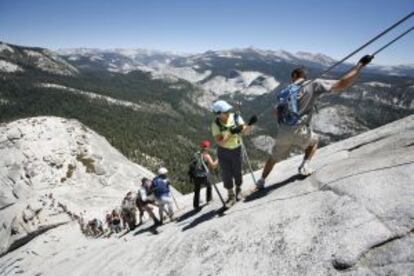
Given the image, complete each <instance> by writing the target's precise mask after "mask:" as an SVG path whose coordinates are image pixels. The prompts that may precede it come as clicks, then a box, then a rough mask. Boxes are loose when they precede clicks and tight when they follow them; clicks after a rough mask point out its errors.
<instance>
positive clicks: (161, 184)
mask: <svg viewBox="0 0 414 276" xmlns="http://www.w3.org/2000/svg"><path fill="white" fill-rule="evenodd" d="M167 173H168V170H167V169H166V168H164V167H161V168H160V169H159V170H158V175H157V176H156V177H155V178H154V179H153V180H150V179H148V178H146V177H144V178H142V179H141V185H140V187H139V188H138V191H137V193H133V192H131V191H129V192H128V193H127V194H126V195H125V197H124V198H123V200H122V203H121V208H115V209H113V210H112V212H110V213H107V214H106V216H105V222H106V227H104V224H103V223H102V221H101V220H99V219H97V218H93V219H91V220H89V221H88V223H87V224H84V223H83V222H82V221H80V224H81V228H82V231H83V232H84V233H85V235H87V236H93V237H99V236H102V235H104V234H107V235H108V236H109V235H111V234H112V233H120V232H122V231H123V230H134V229H135V228H136V227H137V226H139V225H141V224H143V222H144V221H143V218H144V215H145V212H146V213H148V215H149V217H150V218H151V219H152V220H153V222H154V224H153V225H154V226H160V225H162V224H163V223H164V221H165V214H166V215H167V216H168V217H169V219H170V221H174V219H175V218H174V209H173V198H172V193H171V188H170V186H171V183H170V180H169V179H168V177H167ZM154 207H156V208H158V209H159V218H157V217H156V215H155V214H154V211H153V209H154ZM137 209H138V212H139V222H138V224H137V221H136V210H137Z"/></svg>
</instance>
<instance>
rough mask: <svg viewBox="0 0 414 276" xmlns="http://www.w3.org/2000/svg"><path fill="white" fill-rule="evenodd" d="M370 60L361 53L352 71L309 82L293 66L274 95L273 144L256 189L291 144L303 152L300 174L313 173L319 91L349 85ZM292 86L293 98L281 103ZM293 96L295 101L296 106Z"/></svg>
mask: <svg viewBox="0 0 414 276" xmlns="http://www.w3.org/2000/svg"><path fill="white" fill-rule="evenodd" d="M372 59H373V56H370V55H366V56H364V57H363V58H361V59H360V60H359V62H358V63H357V65H356V66H355V67H354V68H353V69H352V70H351V71H349V72H348V73H347V74H345V75H344V76H343V77H342V78H341V79H339V80H324V79H315V80H314V81H310V80H307V79H306V73H305V71H304V70H303V69H302V68H296V69H295V70H293V71H292V73H291V78H292V84H291V85H290V86H288V88H286V89H284V90H282V91H280V92H278V93H277V94H276V98H277V100H278V101H277V103H276V105H275V107H274V110H273V113H274V115H275V116H276V117H277V124H278V133H277V136H276V143H275V145H274V146H273V149H272V155H271V157H270V158H269V159H268V160H267V162H266V164H265V166H264V168H263V171H262V177H261V178H260V179H259V180H258V181H257V183H256V186H257V188H258V189H262V188H264V185H265V179H266V177H267V176H268V175H269V173H270V172H271V171H272V169H273V167H274V165H275V164H276V163H277V162H280V161H282V160H284V159H286V158H287V157H288V156H289V154H290V152H291V150H292V147H293V146H297V147H299V148H301V149H302V150H304V152H305V154H304V157H303V160H302V163H301V164H300V166H299V168H298V172H299V174H300V175H302V176H309V175H311V174H312V173H313V170H312V169H311V168H310V166H309V162H310V160H311V159H312V156H313V155H314V154H315V152H316V149H317V147H318V137H317V136H316V134H315V133H314V132H312V128H311V120H312V112H313V109H314V105H315V101H316V100H317V98H318V97H319V96H320V95H322V94H325V93H330V92H338V91H341V90H344V89H347V88H349V87H350V86H351V85H352V83H353V82H354V81H355V80H356V78H357V77H358V76H359V74H360V72H361V70H362V69H363V68H364V67H365V66H366V65H367V64H368V63H370V62H371V60H372ZM301 86H302V87H301ZM295 88H296V89H297V93H298V94H297V97H295V98H294V100H293V101H290V102H288V103H287V104H284V102H285V99H284V96H286V95H287V94H290V93H291V91H293V90H294V89H295ZM292 89H293V90H292ZM296 99H297V104H296V107H295V104H294V103H295V102H296Z"/></svg>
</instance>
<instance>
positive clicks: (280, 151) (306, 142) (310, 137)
mask: <svg viewBox="0 0 414 276" xmlns="http://www.w3.org/2000/svg"><path fill="white" fill-rule="evenodd" d="M317 143H318V136H317V135H316V134H315V133H314V132H313V131H312V129H311V128H310V127H308V126H306V125H304V126H300V127H289V126H280V127H279V130H278V133H277V136H276V143H275V145H274V146H273V149H272V157H271V158H272V160H273V161H282V160H284V159H286V158H287V157H288V156H289V154H290V152H291V151H292V149H293V147H299V148H301V149H302V150H305V149H306V148H307V147H309V146H311V145H315V144H317Z"/></svg>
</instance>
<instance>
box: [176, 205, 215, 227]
mask: <svg viewBox="0 0 414 276" xmlns="http://www.w3.org/2000/svg"><path fill="white" fill-rule="evenodd" d="M217 214H218V213H217V210H211V211H210V212H207V213H205V214H202V215H201V216H199V217H198V218H196V219H194V220H193V221H192V222H190V223H189V224H188V225H186V226H184V227H183V229H182V231H183V232H184V231H187V230H188V229H191V228H194V227H196V226H197V225H199V224H200V223H202V222H205V221H207V220H210V219H212V218H214V217H215V216H216V215H217Z"/></svg>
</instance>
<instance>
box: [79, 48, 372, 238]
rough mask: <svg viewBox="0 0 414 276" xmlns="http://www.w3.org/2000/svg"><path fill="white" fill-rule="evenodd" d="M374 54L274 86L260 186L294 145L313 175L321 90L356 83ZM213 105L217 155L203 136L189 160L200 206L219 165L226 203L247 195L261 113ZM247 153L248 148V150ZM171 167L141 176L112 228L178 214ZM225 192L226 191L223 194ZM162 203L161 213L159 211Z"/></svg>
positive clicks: (95, 227) (110, 218) (304, 169)
mask: <svg viewBox="0 0 414 276" xmlns="http://www.w3.org/2000/svg"><path fill="white" fill-rule="evenodd" d="M372 58H373V56H369V55H367V56H364V57H363V58H362V59H361V60H360V61H359V62H358V64H357V65H356V66H355V67H354V68H353V69H352V70H350V71H349V72H348V73H347V74H345V75H344V76H343V77H342V78H340V79H339V80H324V79H315V80H307V76H306V73H305V71H304V70H303V69H302V68H296V69H295V70H293V71H292V73H291V84H290V85H289V86H287V88H285V89H282V90H278V91H276V92H275V104H274V107H273V115H274V116H275V125H277V129H278V131H277V135H276V137H275V138H276V143H275V145H274V146H273V149H272V154H271V156H270V157H269V158H268V160H267V162H266V164H265V166H264V168H263V171H262V175H261V178H260V179H259V180H258V181H257V182H256V183H255V184H256V188H257V189H258V190H261V189H264V187H265V179H266V177H267V176H268V175H269V174H270V172H271V170H272V168H273V167H274V165H275V164H276V162H280V161H282V160H284V159H286V158H287V157H288V156H289V154H290V152H291V150H292V148H293V147H299V148H301V149H302V150H303V151H304V153H305V154H304V157H303V160H302V162H301V164H300V165H299V167H298V173H299V174H300V175H303V176H309V175H310V174H312V172H313V170H312V169H311V168H310V164H309V162H310V160H311V158H312V156H313V155H314V154H315V151H316V149H317V145H318V138H317V135H316V134H315V133H314V132H313V131H312V128H311V120H312V113H313V110H314V105H315V101H316V100H317V98H318V97H319V96H321V95H322V94H325V93H329V92H337V91H341V90H344V89H346V88H348V87H350V86H351V85H352V83H353V82H354V81H355V79H356V78H357V77H358V75H359V73H360V72H361V70H362V68H364V67H365V66H366V65H367V64H368V63H369V62H370V61H371V60H372ZM212 111H213V112H214V114H215V117H214V120H213V122H212V124H211V131H212V135H213V137H214V140H215V142H216V144H217V160H214V158H213V157H212V156H211V154H210V152H209V151H210V150H211V142H210V141H208V140H204V141H202V142H201V144H200V149H199V151H197V152H196V153H195V154H194V157H193V159H192V161H191V162H190V166H189V175H190V179H191V182H192V183H193V185H194V198H193V207H194V209H199V208H200V189H201V187H202V186H205V187H206V204H208V203H209V202H210V201H211V200H212V198H213V196H212V185H214V183H212V179H211V177H209V176H211V171H213V170H215V169H216V168H217V167H219V169H220V175H221V179H222V181H223V186H224V188H225V189H227V195H228V197H227V201H226V203H234V202H235V201H239V200H240V199H241V198H242V180H243V177H242V162H243V150H245V148H244V145H243V140H242V136H244V135H248V134H250V133H251V131H252V128H253V125H254V124H255V123H256V122H257V120H258V118H257V117H256V116H255V115H254V116H252V117H251V118H250V120H249V121H248V123H247V124H246V123H245V121H244V120H243V118H242V117H241V115H240V114H239V113H237V112H234V110H233V107H232V106H231V105H230V104H229V103H227V102H226V101H223V100H218V101H216V102H214V103H213V106H212ZM244 154H246V155H247V153H244ZM167 174H168V170H167V169H166V168H164V167H161V168H159V170H158V175H157V176H156V177H155V178H154V179H153V180H150V179H148V178H142V180H141V185H140V187H139V189H138V191H137V193H133V192H128V193H127V194H126V196H125V198H124V199H123V201H122V205H121V210H120V211H119V210H116V209H115V210H113V211H112V213H111V214H107V217H106V223H107V227H108V229H109V230H110V232H115V233H118V232H120V231H122V229H123V228H126V229H129V230H133V229H134V228H135V227H136V226H137V223H136V209H138V211H139V222H138V225H141V224H142V223H143V217H144V214H145V212H146V213H148V216H149V217H150V218H151V219H152V221H153V223H154V224H153V225H154V226H159V225H162V224H163V223H164V219H165V216H164V213H165V214H166V215H167V216H168V217H169V219H170V221H173V220H174V209H173V198H172V194H171V188H170V186H171V183H170V180H169V179H168V177H167ZM220 197H221V196H220ZM154 207H158V211H159V213H158V218H157V216H156V215H155V213H154ZM87 229H88V231H89V232H90V233H91V234H92V235H94V236H98V235H100V234H101V233H103V232H104V230H103V224H102V222H100V221H99V220H97V219H93V220H91V221H89V222H88V225H87Z"/></svg>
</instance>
